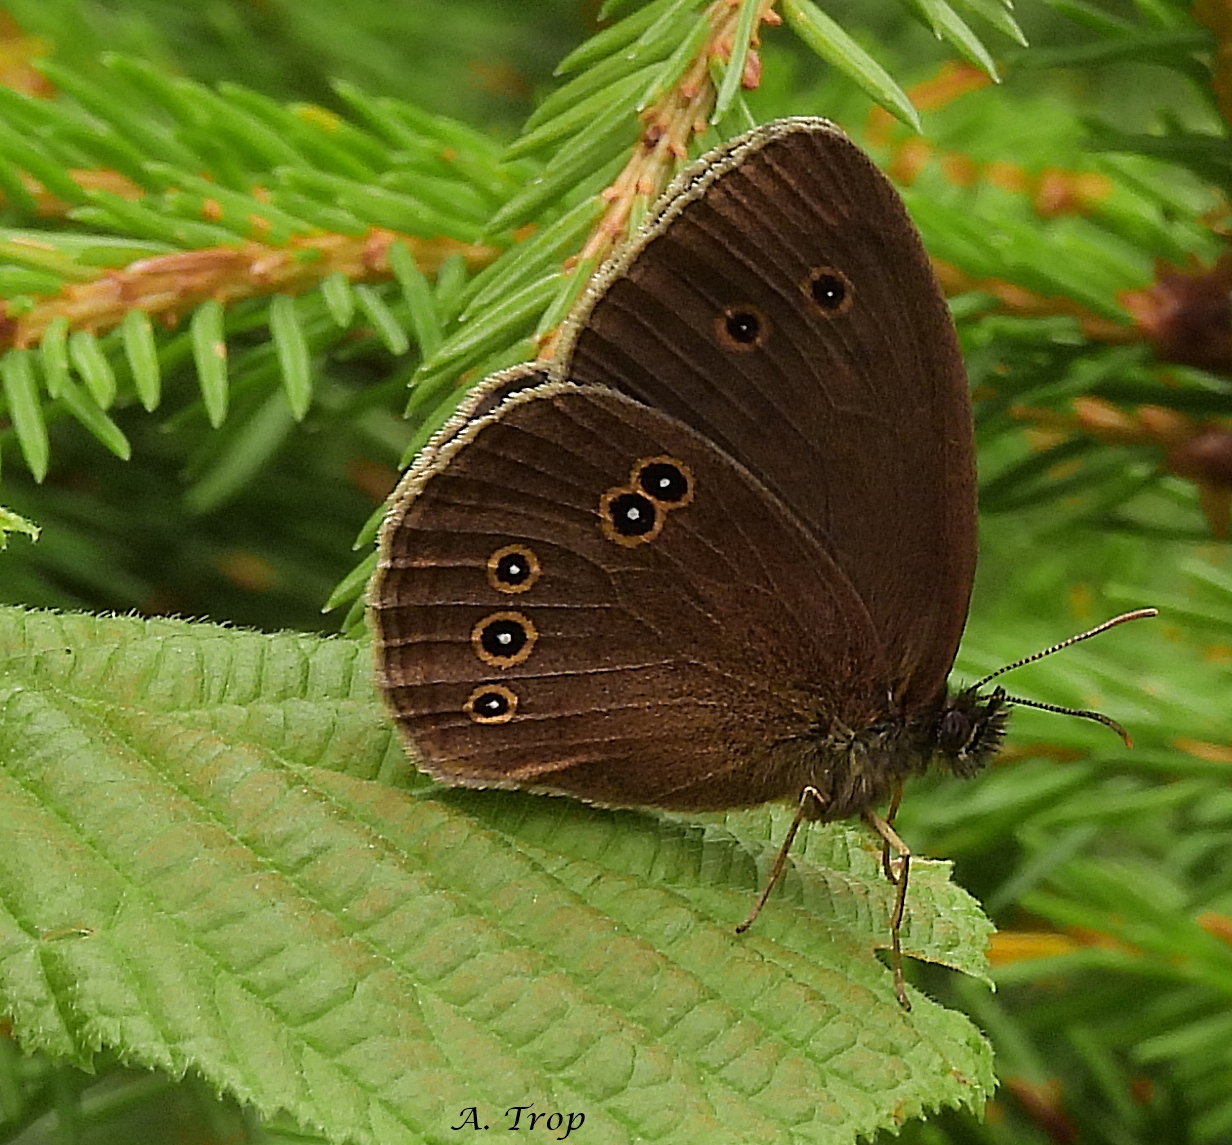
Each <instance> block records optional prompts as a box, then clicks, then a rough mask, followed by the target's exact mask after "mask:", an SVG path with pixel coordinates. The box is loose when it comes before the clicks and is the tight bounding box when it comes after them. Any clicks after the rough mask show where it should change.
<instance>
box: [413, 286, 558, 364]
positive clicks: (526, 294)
mask: <svg viewBox="0 0 1232 1145" xmlns="http://www.w3.org/2000/svg"><path fill="white" fill-rule="evenodd" d="M560 277H561V276H560V274H559V273H558V272H556V271H553V272H552V273H551V274H548V275H545V276H544V277H543V278H540V279H537V280H536V281H534V282H531V283H528V284H527V285H526V286H524V287H522V289H521V290H518V291H515V292H514V293H513V294H511V295H509V297H508V298H506V299H504V300H503V301H502V302H500V303H498V304H497V305H495V306H493V307H491V308H490V309H488V310H487V311H485V313H484V314H483V316H482V317H476V318H473V319H471V320H470V321H469V322H465V323H463V324H462V326H461V327H460V328H459V329H458V330H457V331H455V333H454V334H453V335H452V336H451V337H449V338H448V339H447V340H446V341H445V343H444V344H443V345H442V346H441V348H440V349H439V350H438V351H437V352H436V353H435V354H434V355H433V356H432V358H430V359H429V360H428V361H426V362H424V363H423V365H422V366H421V367H420V370H421V372H422V373H424V374H433V373H437V372H438V371H441V370H445V369H459V368H461V364H462V362H463V361H464V360H466V359H470V358H477V357H479V356H480V355H482V354H486V353H487V352H488V351H489V350H491V349H493V348H494V347H495V346H496V345H498V344H499V343H501V342H503V341H508V340H511V339H513V338H515V337H517V336H518V334H520V333H521V332H522V331H523V330H524V329H525V328H526V327H528V326H529V325H530V324H531V322H532V321H533V320H534V319H535V318H536V317H537V316H538V315H539V312H540V311H541V310H542V309H543V308H544V306H546V305H547V303H548V301H549V299H551V298H552V297H553V296H554V295H555V293H556V290H557V287H558V285H559V283H560Z"/></svg>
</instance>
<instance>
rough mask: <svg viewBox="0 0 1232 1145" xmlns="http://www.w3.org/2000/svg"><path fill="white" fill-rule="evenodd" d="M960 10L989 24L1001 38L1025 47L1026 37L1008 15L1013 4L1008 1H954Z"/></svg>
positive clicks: (1016, 22) (1015, 21)
mask: <svg viewBox="0 0 1232 1145" xmlns="http://www.w3.org/2000/svg"><path fill="white" fill-rule="evenodd" d="M955 3H957V4H958V6H959V7H960V8H965V9H966V10H967V11H968V12H970V13H972V14H973V15H976V16H979V17H980V19H982V20H984V21H986V22H987V23H989V24H991V25H992V26H993V27H994V28H996V29H997V31H998V32H1000V33H1001V34H1002V35H1003V36H1007V37H1008V38H1009V39H1011V40H1013V41H1014V42H1015V43H1017V44H1019V45H1020V46H1021V47H1024V48H1025V47H1026V46H1027V37H1026V35H1025V34H1024V33H1023V30H1022V29H1021V28H1020V27H1019V26H1018V21H1017V20H1015V19H1014V17H1013V16H1011V15H1010V11H1011V10H1012V9H1013V4H1012V3H1010V0H955Z"/></svg>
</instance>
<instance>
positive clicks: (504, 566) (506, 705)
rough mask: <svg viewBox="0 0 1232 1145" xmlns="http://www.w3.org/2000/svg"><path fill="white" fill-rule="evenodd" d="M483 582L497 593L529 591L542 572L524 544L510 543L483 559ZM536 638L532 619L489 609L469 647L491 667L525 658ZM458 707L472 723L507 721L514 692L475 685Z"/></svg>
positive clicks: (514, 706) (511, 713)
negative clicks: (485, 560) (489, 611)
mask: <svg viewBox="0 0 1232 1145" xmlns="http://www.w3.org/2000/svg"><path fill="white" fill-rule="evenodd" d="M485 572H486V574H487V578H488V584H489V585H491V586H492V588H494V589H496V591H497V592H501V593H508V594H511V595H513V594H517V593H523V592H529V591H530V590H531V589H532V588H534V586H535V584H536V583H537V582H538V580H539V577H540V575H541V574H542V572H543V567H542V566H541V565H540V563H539V558H538V557H537V556H536V555H535V552H534V550H533V549H531V548H530V547H529V546H527V545H521V544H512V545H505V546H504V547H503V548H499V549H497V550H496V551H495V552H494V553H493V554H492V555H491V556H490V557H488V560H487V565H486V568H485ZM538 639H539V632H538V629H536V628H535V625H534V622H533V621H532V620H531V619H530V617H528V616H527V615H526V614H525V613H522V612H513V611H505V612H492V613H489V614H488V615H487V616H485V617H484V618H483V619H482V620H480V621H479V622H478V623H477V624H476V625H475V626H474V628H472V629H471V650H472V651H473V652H474V653H475V655H476V656H477V657H479V659H480V660H482V661H483V662H484V663H485V664H487V665H489V666H490V667H492V668H513V667H515V666H516V665H518V664H521V663H523V662H525V661H526V660H527V659H528V658H529V657H530V654H531V653H532V652H533V651H534V650H535V642H536V641H537V640H538ZM462 710H463V711H464V712H465V713H466V714H467V715H468V716H469V717H470V718H471V720H473V721H474V722H475V723H477V724H507V723H508V722H509V721H510V720H511V719H513V717H514V716H515V715H516V714H517V710H518V696H517V693H516V692H515V691H514V690H513V689H512V688H510V687H508V686H506V685H505V684H480V685H479V687H477V688H475V689H474V691H472V692H471V694H470V696H469V697H468V698H467V701H466V703H465V704H463V706H462Z"/></svg>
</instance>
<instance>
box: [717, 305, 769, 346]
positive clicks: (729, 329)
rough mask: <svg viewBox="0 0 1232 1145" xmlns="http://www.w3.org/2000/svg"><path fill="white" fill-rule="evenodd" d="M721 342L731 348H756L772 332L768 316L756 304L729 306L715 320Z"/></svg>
mask: <svg viewBox="0 0 1232 1145" xmlns="http://www.w3.org/2000/svg"><path fill="white" fill-rule="evenodd" d="M715 330H716V332H717V333H718V336H719V342H720V343H722V345H724V346H725V347H726V348H727V349H729V350H736V351H740V352H743V351H746V350H755V349H756V348H757V347H758V346H760V345H761V344H762V343H763V342H764V341H765V340H766V335H767V334H768V333H769V332H770V323H769V321H768V320H767V319H766V316H765V315H764V314H762V312H761V311H760V310H758V309H757V308H756V307H755V306H729V307H727V309H726V310H724V311H723V313H722V314H720V315H719V317H718V318H717V319H716V320H715Z"/></svg>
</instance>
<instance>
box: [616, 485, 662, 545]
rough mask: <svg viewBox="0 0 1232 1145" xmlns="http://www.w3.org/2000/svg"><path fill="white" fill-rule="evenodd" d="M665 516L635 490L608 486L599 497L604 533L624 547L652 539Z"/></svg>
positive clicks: (657, 533) (647, 498)
mask: <svg viewBox="0 0 1232 1145" xmlns="http://www.w3.org/2000/svg"><path fill="white" fill-rule="evenodd" d="M665 519H666V513H665V512H664V511H663V510H661V509H660V508H659V507H658V506H657V505H656V504H655V502H654V501H652V500H651V499H650V498H649V497H647V496H646V494H645V493H642V492H640V491H639V490H637V489H630V488H628V487H627V486H625V487H622V488H619V489H609V490H608V491H607V492H606V493H604V494H603V496H602V497H601V498H600V499H599V525H600V528H602V530H603V535H604V536H605V537H607V539H608V540H609V541H615V542H616V544H618V545H624V546H625V547H627V548H632V547H633V546H634V545H642V544H645V543H646V542H647V541H653V540H654V539H655V537H657V536H658V535H659V533H660V532H661V531H662V529H663V522H664V520H665Z"/></svg>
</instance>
